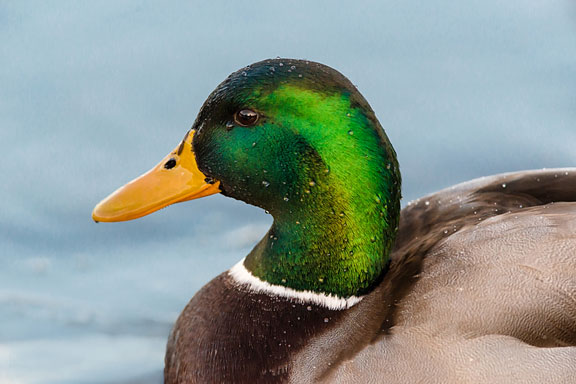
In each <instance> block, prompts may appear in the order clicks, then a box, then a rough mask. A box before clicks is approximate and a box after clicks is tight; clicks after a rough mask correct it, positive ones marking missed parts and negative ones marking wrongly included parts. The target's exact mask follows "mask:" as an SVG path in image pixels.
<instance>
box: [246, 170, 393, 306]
mask: <svg viewBox="0 0 576 384" xmlns="http://www.w3.org/2000/svg"><path fill="white" fill-rule="evenodd" d="M386 164H388V166H387V168H388V169H386V170H385V171H386V172H378V173H379V176H382V174H384V177H380V178H379V179H378V181H379V182H376V183H367V184H366V185H364V186H363V187H362V188H360V189H359V190H357V191H348V192H349V193H346V194H344V195H346V196H342V195H340V192H337V191H342V189H341V188H338V186H337V185H334V184H335V183H333V182H330V177H327V178H325V179H324V180H322V181H321V182H318V183H314V185H313V186H311V187H310V188H309V189H307V190H305V192H304V193H303V194H302V195H300V196H295V199H296V200H297V201H296V203H295V204H287V205H288V206H289V208H287V209H284V210H281V211H279V212H272V214H273V215H274V223H273V225H272V227H271V228H270V230H269V232H268V233H267V235H266V236H265V237H264V238H263V239H262V240H261V241H260V243H259V244H258V245H257V246H256V247H255V248H254V249H253V250H252V252H250V254H249V255H248V256H247V257H246V260H245V262H244V266H245V267H246V268H247V269H248V270H249V271H250V272H251V273H252V274H253V275H254V276H256V277H258V278H260V279H261V280H263V281H266V282H268V283H270V284H273V285H280V286H285V287H289V288H292V289H295V290H298V291H312V292H315V293H323V294H328V295H333V296H337V297H340V298H349V297H352V296H361V295H364V294H366V293H367V292H369V291H371V290H372V289H373V288H374V287H375V286H376V285H377V284H378V283H379V282H380V280H381V278H382V276H383V274H384V273H385V270H386V267H387V264H388V260H389V253H390V250H391V247H392V243H393V241H394V238H395V235H396V230H397V226H398V218H399V200H400V196H399V187H400V181H399V177H397V164H396V163H395V162H394V163H393V164H392V166H391V163H384V165H385V166H386ZM390 168H394V170H393V171H392V172H390ZM355 192H356V193H355ZM336 194H339V195H336ZM287 203H288V202H287Z"/></svg>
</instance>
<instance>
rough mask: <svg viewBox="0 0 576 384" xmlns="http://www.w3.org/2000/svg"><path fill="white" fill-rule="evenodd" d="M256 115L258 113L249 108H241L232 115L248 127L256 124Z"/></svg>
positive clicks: (239, 122)
mask: <svg viewBox="0 0 576 384" xmlns="http://www.w3.org/2000/svg"><path fill="white" fill-rule="evenodd" d="M258 117H259V115H258V113H257V112H254V111H253V110H251V109H241V110H240V111H238V112H236V114H235V115H234V120H235V121H236V122H237V123H238V124H240V125H242V126H244V127H249V126H251V125H254V124H256V122H257V121H258Z"/></svg>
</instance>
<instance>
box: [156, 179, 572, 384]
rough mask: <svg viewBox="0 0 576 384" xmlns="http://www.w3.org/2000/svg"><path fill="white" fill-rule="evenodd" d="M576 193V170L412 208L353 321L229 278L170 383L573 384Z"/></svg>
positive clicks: (215, 293) (180, 351)
mask: <svg viewBox="0 0 576 384" xmlns="http://www.w3.org/2000/svg"><path fill="white" fill-rule="evenodd" d="M575 190H576V169H559V170H549V171H529V172H520V173H512V174H505V175H498V176H493V177H489V178H483V179H478V180H474V181H471V182H468V183H464V184H461V185H458V186H455V187H452V188H450V189H446V190H443V191H440V192H438V193H436V194H433V195H430V196H427V197H425V198H422V199H420V200H418V201H415V202H413V203H411V204H409V205H408V206H407V207H406V208H405V209H404V210H403V211H402V214H401V219H400V228H399V232H398V239H397V242H396V244H395V247H394V251H393V252H392V255H391V258H392V264H391V266H390V270H389V272H388V273H387V275H386V277H385V279H384V280H382V282H381V283H380V284H379V285H378V286H377V287H376V288H375V289H374V290H373V291H372V292H370V293H369V294H368V295H366V297H365V298H364V299H363V300H362V301H361V302H360V303H358V304H357V305H355V306H354V307H352V308H351V309H348V310H345V311H332V312H331V311H329V310H327V309H324V308H321V307H318V306H310V309H308V306H305V305H301V304H300V305H298V304H294V303H291V302H290V301H289V300H288V299H286V298H274V297H266V296H261V295H258V294H254V293H252V292H249V291H246V290H245V289H243V288H242V287H241V286H240V285H237V284H236V283H234V282H233V281H230V280H228V279H227V277H226V275H222V276H220V277H218V278H216V279H215V280H213V281H212V282H211V283H210V284H209V285H208V286H206V287H205V288H203V289H202V290H201V291H200V292H198V294H197V295H196V296H195V297H194V298H193V299H192V301H191V302H190V304H189V305H188V306H187V307H186V309H185V310H184V312H183V313H182V315H181V316H180V319H179V320H178V322H177V323H176V326H175V328H174V330H173V332H172V335H171V338H170V340H169V343H168V353H167V356H166V382H167V383H168V384H175V383H206V382H219V383H224V382H230V383H257V382H265V383H273V382H277V383H282V382H289V383H316V382H325V383H418V382H422V383H517V382H521V383H543V382H545V383H572V382H574V378H575V377H576V364H575V362H576V257H575V255H576V203H575V202H574V201H575V200H576V196H574V193H573V191H575ZM303 316H307V317H303ZM325 319H328V321H325ZM231 334H232V336H230V335H231ZM287 343H288V344H289V345H290V346H288V344H287Z"/></svg>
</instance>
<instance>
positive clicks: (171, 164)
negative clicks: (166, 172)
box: [164, 158, 176, 169]
mask: <svg viewBox="0 0 576 384" xmlns="http://www.w3.org/2000/svg"><path fill="white" fill-rule="evenodd" d="M175 166H176V159H175V158H171V159H170V160H168V161H167V162H166V163H165V164H164V168H166V169H172V168H174V167H175Z"/></svg>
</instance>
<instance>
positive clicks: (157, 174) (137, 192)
mask: <svg viewBox="0 0 576 384" xmlns="http://www.w3.org/2000/svg"><path fill="white" fill-rule="evenodd" d="M194 132H195V131H194V130H191V131H190V132H188V133H187V134H186V137H184V140H183V141H182V143H181V144H180V145H179V146H178V147H176V149H175V150H174V151H172V152H171V153H170V154H168V156H166V157H165V158H164V159H162V161H161V162H160V163H159V164H158V165H157V166H155V167H154V168H152V169H151V170H149V171H148V172H146V173H145V174H143V175H142V176H140V177H138V178H137V179H134V180H132V181H131V182H129V183H128V184H126V185H125V186H123V187H121V188H119V189H117V190H116V191H115V192H114V193H112V194H111V195H110V196H108V197H107V198H105V199H104V200H102V201H101V202H100V203H98V205H96V207H95V208H94V211H93V212H92V218H93V219H94V220H95V221H97V222H98V221H105V222H114V221H127V220H133V219H137V218H139V217H142V216H146V215H148V214H150V213H152V212H155V211H157V210H159V209H162V208H164V207H167V206H168V205H170V204H174V203H180V202H182V201H187V200H192V199H197V198H199V197H204V196H209V195H213V194H215V193H219V192H220V188H219V185H220V183H219V182H207V181H206V176H205V175H204V174H203V173H202V172H201V171H200V170H199V169H198V165H197V164H196V156H195V155H194V152H193V150H192V140H193V138H194Z"/></svg>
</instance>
